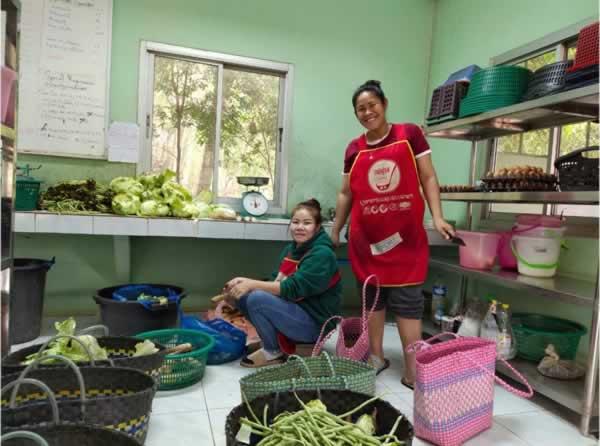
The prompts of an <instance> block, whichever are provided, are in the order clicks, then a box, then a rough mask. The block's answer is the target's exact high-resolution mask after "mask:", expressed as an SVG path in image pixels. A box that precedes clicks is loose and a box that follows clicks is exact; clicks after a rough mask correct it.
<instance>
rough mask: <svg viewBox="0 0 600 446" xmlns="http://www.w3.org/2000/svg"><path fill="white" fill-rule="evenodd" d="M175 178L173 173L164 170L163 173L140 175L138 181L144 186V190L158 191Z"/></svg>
mask: <svg viewBox="0 0 600 446" xmlns="http://www.w3.org/2000/svg"><path fill="white" fill-rule="evenodd" d="M173 178H175V172H173V171H172V170H169V169H165V171H164V172H161V173H159V172H154V173H147V174H144V175H140V176H139V177H138V181H139V182H140V183H142V184H143V185H144V187H145V188H146V189H160V187H161V186H162V185H163V184H164V183H166V182H167V181H170V180H171V179H173Z"/></svg>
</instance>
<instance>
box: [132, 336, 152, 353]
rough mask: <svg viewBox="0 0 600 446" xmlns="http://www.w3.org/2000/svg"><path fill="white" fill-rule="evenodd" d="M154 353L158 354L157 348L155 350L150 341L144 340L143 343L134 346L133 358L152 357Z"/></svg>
mask: <svg viewBox="0 0 600 446" xmlns="http://www.w3.org/2000/svg"><path fill="white" fill-rule="evenodd" d="M156 352H158V348H156V345H154V342H152V341H150V340H149V339H145V340H144V342H138V343H137V344H135V353H134V354H133V356H145V355H152V354H153V353H156Z"/></svg>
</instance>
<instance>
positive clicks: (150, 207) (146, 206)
mask: <svg viewBox="0 0 600 446" xmlns="http://www.w3.org/2000/svg"><path fill="white" fill-rule="evenodd" d="M170 212H171V210H170V209H169V206H168V205H166V204H164V203H160V202H159V201H156V200H146V201H143V202H142V204H141V205H140V210H139V211H138V213H137V214H138V215H139V216H142V217H164V216H167V215H169V213H170Z"/></svg>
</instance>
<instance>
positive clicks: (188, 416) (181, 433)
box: [145, 411, 214, 446]
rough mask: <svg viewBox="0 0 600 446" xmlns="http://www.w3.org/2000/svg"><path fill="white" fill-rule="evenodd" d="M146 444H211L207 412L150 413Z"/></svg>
mask: <svg viewBox="0 0 600 446" xmlns="http://www.w3.org/2000/svg"><path fill="white" fill-rule="evenodd" d="M145 444H146V446H190V445H198V446H205V445H206V446H209V445H211V446H212V445H213V444H214V443H213V437H212V432H211V429H210V421H209V419H208V412H206V411H199V412H189V413H170V414H162V415H152V417H151V418H150V426H149V429H148V436H147V438H146V443H145Z"/></svg>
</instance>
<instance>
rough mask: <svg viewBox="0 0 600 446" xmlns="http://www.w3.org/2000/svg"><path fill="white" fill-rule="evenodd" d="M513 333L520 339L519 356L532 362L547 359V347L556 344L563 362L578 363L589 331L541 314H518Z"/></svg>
mask: <svg viewBox="0 0 600 446" xmlns="http://www.w3.org/2000/svg"><path fill="white" fill-rule="evenodd" d="M512 323H513V331H514V333H515V337H516V339H517V355H518V356H519V357H521V358H524V359H529V360H531V361H539V360H541V359H542V358H543V357H544V356H545V353H544V350H545V349H546V347H547V346H548V344H553V345H554V347H555V349H556V352H557V353H558V354H559V355H560V357H561V358H562V359H575V354H576V353H577V348H578V347H579V341H580V339H581V337H582V336H583V335H584V334H585V333H586V332H587V330H586V328H585V327H584V326H583V325H581V324H578V323H576V322H572V321H569V320H566V319H560V318H555V317H550V316H543V315H541V314H532V313H515V314H514V315H513V320H512Z"/></svg>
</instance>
